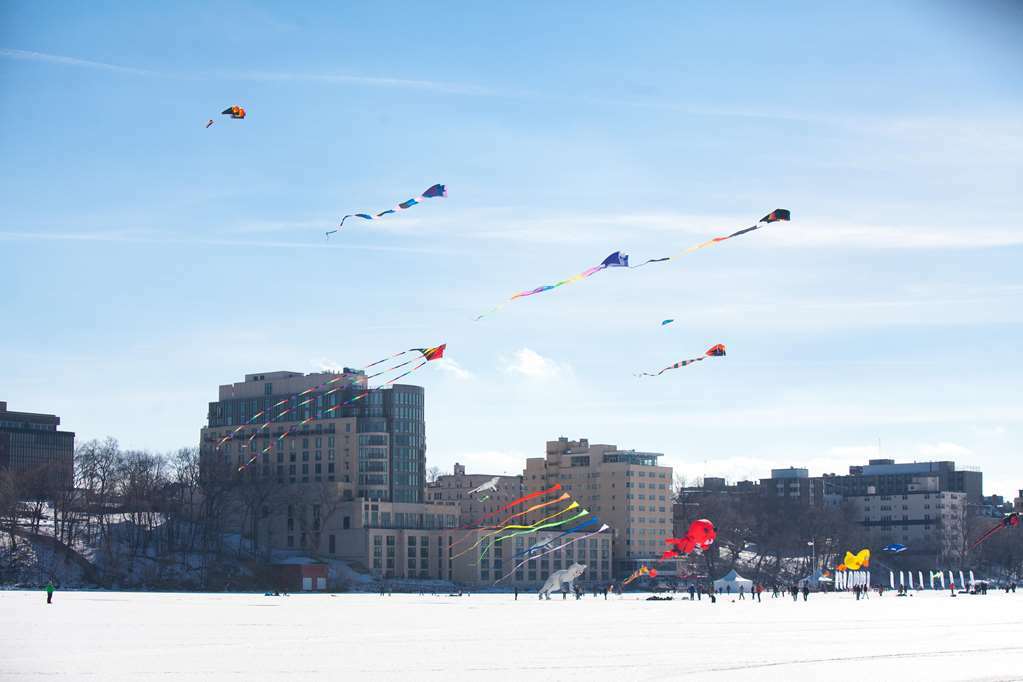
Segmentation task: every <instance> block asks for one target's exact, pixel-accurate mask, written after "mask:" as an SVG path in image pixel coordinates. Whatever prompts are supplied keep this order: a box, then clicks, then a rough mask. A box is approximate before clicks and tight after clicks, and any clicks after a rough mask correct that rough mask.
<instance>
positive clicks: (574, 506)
mask: <svg viewBox="0 0 1023 682" xmlns="http://www.w3.org/2000/svg"><path fill="white" fill-rule="evenodd" d="M567 497H568V493H565V494H564V495H562V496H561V497H560V498H559V500H562V499H567ZM578 508H579V503H578V502H575V501H572V502H571V503H570V504H569V505H568V506H567V507H565V508H564V509H562V510H560V511H557V512H554V513H553V514H551V515H549V516H545V517H544V518H542V519H540V520H539V521H537V522H536V523H531V524H526V525H523V524H507V525H504V526H501V527H500V528H498V529H497V530H495V531H494V532H493V533H488V534H486V535H484V536H482V537H481V538H480V539H479V540H477V541H476V542H475V544H473V545H472V546H470V547H468V548H466V549H464V550H462V551H461V552H459V553H458V554H455V555H454V556H453V557H451V558H452V559H457V558H458V557H460V556H462V555H463V554H466V553H468V552H470V551H472V550H474V549H476V548H477V547H479V546H480V544H482V543H484V542H486V541H487V540H490V538H493V537H494V536H495V535H497V534H499V533H503V532H504V531H506V530H532V529H535V528H538V527H540V526H542V525H543V524H544V523H547V522H548V521H550V520H551V519H554V518H557V517H559V516H561V515H562V514H566V513H568V512H570V511H572V510H573V509H578ZM506 537H507V536H506ZM503 539H504V538H503V537H501V538H497V540H490V544H493V543H494V542H500V541H501V540H503Z"/></svg>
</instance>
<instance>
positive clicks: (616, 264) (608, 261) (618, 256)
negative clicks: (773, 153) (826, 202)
mask: <svg viewBox="0 0 1023 682" xmlns="http://www.w3.org/2000/svg"><path fill="white" fill-rule="evenodd" d="M790 217H791V212H790V211H789V210H788V209H785V208H776V209H774V210H773V211H771V212H770V213H768V214H767V215H765V216H764V217H763V218H761V219H760V220H759V222H757V224H756V225H753V226H751V227H747V228H745V229H742V230H739V231H738V232H733V233H732V234H730V235H727V236H724V237H714V238H713V239H710V240H708V241H705V242H703V243H702V244H696V245H695V246H690V247H689V248H688V249H685V250H684V251H681V252H680V253H678V254H677V255H675V256H665V257H664V258H651V259H649V260H645V261H643V262H642V263H640V264H639V265H629V256H628V255H627V254H624V253H622V252H621V251H615V252H614V253H612V254H611V255H610V256H608V257H607V258H605V259H604V261H603V262H602V263H601V264H600V265H596V266H594V267H592V268H589V269H587V270H583V271H582V272H580V273H579V274H578V275H574V276H572V277H569V278H568V279H563V280H561V281H560V282H555V283H554V284H547V285H544V286H542V287H537V288H535V289H528V290H526V291H520V292H519V293H517V294H515V295H514V296H512V297H511V298H509V299H508V301H507V302H506V303H502V304H501V305H499V306H497V307H495V308H492V309H490V310H488V311H487V312H485V313H483V314H482V315H478V316H477V317H476V321H479V320H481V319H483V318H484V317H486V316H487V315H491V314H493V313H496V312H497V311H499V310H500V309H501V308H503V307H504V306H505V305H507V304H508V303H511V302H512V301H514V300H516V299H519V298H525V297H526V296H533V295H535V294H541V293H543V292H545V291H550V290H551V289H557V288H558V287H560V286H564V285H565V284H571V283H573V282H578V281H580V280H584V279H587V278H588V277H592V276H593V275H595V274H597V273H598V272H600V271H601V270H606V269H607V268H627V269H633V270H635V269H636V268H641V267H643V266H644V265H650V264H651V263H664V262H667V261H670V260H673V259H675V258H679V257H681V256H684V255H685V254H687V253H692V252H693V251H698V250H700V249H703V248H706V247H708V246H713V245H714V244H717V243H719V242H723V241H727V240H729V239H731V238H732V237H738V236H739V235H743V234H747V233H749V232H752V231H753V230H758V229H760V228H761V227H763V226H764V225H769V224H771V223H775V222H778V221H780V220H786V221H787V220H789V219H790ZM662 324H666V323H662Z"/></svg>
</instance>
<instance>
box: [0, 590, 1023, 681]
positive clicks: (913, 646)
mask: <svg viewBox="0 0 1023 682" xmlns="http://www.w3.org/2000/svg"><path fill="white" fill-rule="evenodd" d="M645 596H646V595H640V594H633V595H626V596H624V597H613V596H612V597H609V599H608V600H607V601H605V600H604V598H603V596H601V597H599V598H594V597H592V596H589V595H587V596H586V597H584V598H583V599H582V600H581V601H576V600H574V599H572V598H570V599H568V600H567V601H563V600H562V599H561V597H560V595H559V596H557V597H555V598H554V599H552V600H551V601H543V602H540V601H538V600H537V599H536V597H535V595H520V597H519V600H518V601H515V600H514V598H513V597H512V595H494V594H487V595H483V594H474V595H472V596H467V597H448V596H446V595H445V596H436V597H434V596H423V597H420V596H418V595H398V594H395V595H394V596H388V597H380V596H379V595H372V594H354V595H338V596H336V597H331V596H329V595H295V596H291V597H263V596H256V595H247V594H245V595H235V594H225V595H209V594H156V593H123V592H122V593H112V592H57V593H56V595H55V597H54V603H53V605H52V606H47V605H46V598H45V595H44V594H43V593H42V592H0V679H10V680H33V679H46V680H78V679H90V680H132V681H135V680H149V679H159V680H195V679H204V680H205V679H209V680H213V679H216V680H246V681H252V680H280V679H289V680H328V679H329V680H351V679H364V680H404V681H419V680H487V681H488V682H490V681H493V680H517V681H521V680H525V679H529V680H579V681H585V680H681V679H694V680H736V679H756V680H757V681H758V682H760V681H762V680H847V679H858V680H907V681H909V680H927V681H928V682H935V681H937V680H1021V679H1023V637H1021V634H1023V592H1021V593H1017V594H1009V595H1006V594H1004V593H1001V592H998V593H994V592H993V593H990V594H988V595H987V596H970V595H965V594H964V595H960V596H958V597H956V598H955V599H953V598H951V597H949V596H948V594H947V593H944V592H940V593H919V594H915V595H914V596H912V597H908V598H899V597H896V596H895V595H894V594H889V595H885V596H884V597H882V598H878V597H877V595H873V596H872V597H871V598H870V600H869V601H861V602H857V601H856V600H855V599H854V598H853V596H852V595H851V594H843V595H817V594H812V595H810V600H809V602H807V603H803V601H802V597H800V601H799V602H798V603H793V602H792V600H791V598H783V599H771V598H770V597H769V596H768V597H767V598H766V599H764V601H763V603H760V604H756V603H751V602H750V601H749V600H748V599H747V600H746V601H738V600H736V601H733V600H732V598H727V599H719V600H718V603H717V604H711V603H710V602H709V601H708V600H707V599H706V598H704V599H703V600H702V601H697V602H689V601H688V600H681V601H680V600H679V598H678V596H676V599H675V601H668V602H648V601H644V598H645Z"/></svg>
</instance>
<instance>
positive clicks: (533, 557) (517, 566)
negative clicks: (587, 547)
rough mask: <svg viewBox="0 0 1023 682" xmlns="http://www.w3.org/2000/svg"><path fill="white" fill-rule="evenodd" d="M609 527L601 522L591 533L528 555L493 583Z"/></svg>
mask: <svg viewBox="0 0 1023 682" xmlns="http://www.w3.org/2000/svg"><path fill="white" fill-rule="evenodd" d="M595 520H596V519H595ZM610 528H611V526H609V525H607V524H606V523H604V524H601V526H600V528H598V529H597V530H595V531H593V532H592V533H587V534H586V535H583V536H581V537H578V538H572V539H571V540H568V541H566V542H563V543H561V544H560V545H558V546H557V547H553V548H551V549H549V550H547V551H546V552H544V553H543V554H538V555H536V556H531V557H528V558H526V559H524V560H523V561H520V562H519V563H517V564H516V565H515V566H514V567H513V568H512V570H510V571H508V572H507V573H505V574H504V575H502V576H501V577H500V578H498V579H497V580H495V581H494V584H495V585H496V584H497V583H499V582H501V581H502V580H504V579H506V578H508V576H510V575H512V574H513V573H515V571H517V570H519V569H520V568H522V567H523V566H525V565H526V564H528V563H529V562H530V561H534V560H536V559H540V558H543V557H545V556H547V555H548V554H551V553H552V552H557V551H558V550H559V549H564V548H565V547H568V546H569V545H571V544H574V543H576V542H579V541H580V540H585V539H586V538H590V537H593V536H594V535H597V534H598V533H603V532H604V531H606V530H610Z"/></svg>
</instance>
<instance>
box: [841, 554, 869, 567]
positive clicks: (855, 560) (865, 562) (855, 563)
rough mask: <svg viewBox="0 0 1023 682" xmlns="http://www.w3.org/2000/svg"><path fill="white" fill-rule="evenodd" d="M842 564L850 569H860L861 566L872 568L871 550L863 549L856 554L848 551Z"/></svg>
mask: <svg viewBox="0 0 1023 682" xmlns="http://www.w3.org/2000/svg"><path fill="white" fill-rule="evenodd" d="M842 565H844V566H845V567H846V568H847V569H849V570H850V571H858V570H860V568H870V550H869V549H861V550H860V551H859V552H857V553H856V554H853V553H852V552H846V553H845V561H843V562H842ZM840 570H841V569H840Z"/></svg>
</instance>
